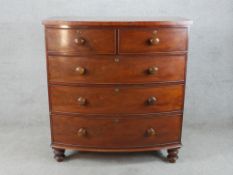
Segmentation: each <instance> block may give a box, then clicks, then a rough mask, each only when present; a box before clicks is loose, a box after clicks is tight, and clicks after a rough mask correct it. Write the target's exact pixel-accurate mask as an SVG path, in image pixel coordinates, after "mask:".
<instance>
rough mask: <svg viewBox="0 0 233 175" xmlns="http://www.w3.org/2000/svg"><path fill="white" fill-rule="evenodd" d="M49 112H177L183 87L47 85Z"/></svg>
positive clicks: (182, 95)
mask: <svg viewBox="0 0 233 175" xmlns="http://www.w3.org/2000/svg"><path fill="white" fill-rule="evenodd" d="M49 88H50V100H51V109H52V112H71V113H92V114H101V113H105V114H111V113H117V114H122V113H133V114H134V113H156V112H169V111H180V110H182V108H183V97H184V94H183V90H184V86H183V85H182V84H180V85H169V86H157V87H154V86H148V87H147V86H137V87H132V86H108V87H103V86H59V85H50V86H49Z"/></svg>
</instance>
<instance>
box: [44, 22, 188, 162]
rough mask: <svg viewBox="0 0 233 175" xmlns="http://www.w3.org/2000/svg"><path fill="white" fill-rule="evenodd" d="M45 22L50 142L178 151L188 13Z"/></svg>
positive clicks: (58, 151) (58, 146) (57, 147)
mask: <svg viewBox="0 0 233 175" xmlns="http://www.w3.org/2000/svg"><path fill="white" fill-rule="evenodd" d="M43 24H44V26H45V40H46V56H47V75H48V93H49V109H50V123H51V140H52V141H51V142H52V144H51V146H52V148H53V149H54V154H55V155H54V157H55V159H56V160H57V161H63V159H64V158H65V154H64V152H65V150H66V149H75V150H81V151H98V152H134V151H152V150H160V149H167V150H168V156H167V159H168V161H169V162H175V161H176V159H177V158H178V156H177V154H178V149H179V148H180V147H181V131H182V119H183V108H184V95H185V94H184V93H185V76H186V63H187V53H188V52H187V51H188V31H189V26H190V24H191V21H189V20H186V19H180V18H171V19H143V20H141V19H127V20H117V19H115V20H102V21H101V20H96V21H94V20H91V19H81V18H77V19H68V18H60V19H59V18H57V19H47V20H44V21H43Z"/></svg>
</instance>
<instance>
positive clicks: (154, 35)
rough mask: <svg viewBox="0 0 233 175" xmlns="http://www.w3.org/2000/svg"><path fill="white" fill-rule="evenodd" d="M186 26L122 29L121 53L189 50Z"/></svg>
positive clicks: (120, 37) (120, 34)
mask: <svg viewBox="0 0 233 175" xmlns="http://www.w3.org/2000/svg"><path fill="white" fill-rule="evenodd" d="M187 35H188V31H187V29H186V28H159V29H154V30H153V29H121V30H120V33H119V40H120V42H119V52H120V53H153V52H172V51H186V50H187Z"/></svg>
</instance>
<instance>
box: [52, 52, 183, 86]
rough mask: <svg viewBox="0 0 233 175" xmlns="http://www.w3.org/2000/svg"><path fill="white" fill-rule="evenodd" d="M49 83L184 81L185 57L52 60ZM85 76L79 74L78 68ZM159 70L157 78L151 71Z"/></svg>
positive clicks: (106, 57)
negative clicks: (154, 68)
mask: <svg viewBox="0 0 233 175" xmlns="http://www.w3.org/2000/svg"><path fill="white" fill-rule="evenodd" d="M48 61H49V82H52V83H58V82H63V83H89V84H91V83H93V84H96V83H97V84H122V83H125V84H130V83H131V84H136V83H152V82H175V81H184V78H185V77H184V73H185V72H184V70H185V69H184V68H185V55H176V56H173V55H170V56H161V55H160V56H148V55H146V56H135V55H134V56H106V55H101V56H82V57H81V56H73V57H63V56H49V57H48ZM79 67H81V68H83V69H85V73H83V74H81V75H80V73H79V72H77V70H76V69H77V68H79ZM152 67H156V68H157V69H158V70H157V71H156V72H155V73H154V74H150V73H149V72H148V69H149V68H152Z"/></svg>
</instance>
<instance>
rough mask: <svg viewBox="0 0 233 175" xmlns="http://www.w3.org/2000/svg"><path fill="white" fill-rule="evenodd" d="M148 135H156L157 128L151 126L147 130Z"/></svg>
mask: <svg viewBox="0 0 233 175" xmlns="http://www.w3.org/2000/svg"><path fill="white" fill-rule="evenodd" d="M146 134H147V136H154V135H155V134H156V132H155V130H154V129H153V128H149V129H147V130H146Z"/></svg>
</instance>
